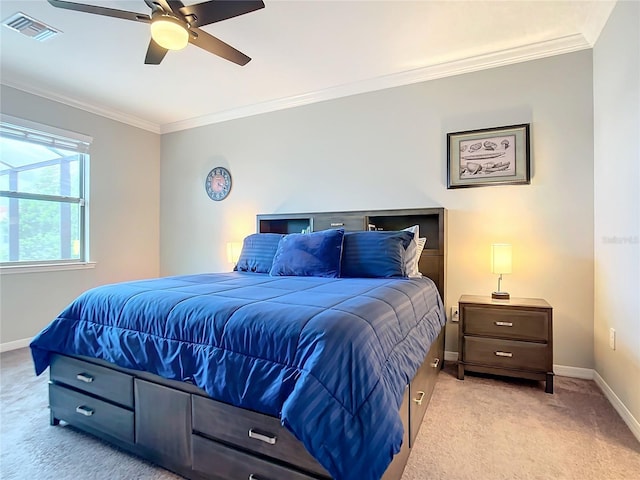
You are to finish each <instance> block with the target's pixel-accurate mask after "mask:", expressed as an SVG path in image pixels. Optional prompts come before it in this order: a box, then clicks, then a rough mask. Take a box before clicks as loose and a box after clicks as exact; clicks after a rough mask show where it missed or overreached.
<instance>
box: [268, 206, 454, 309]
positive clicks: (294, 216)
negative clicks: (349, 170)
mask: <svg viewBox="0 0 640 480" xmlns="http://www.w3.org/2000/svg"><path fill="white" fill-rule="evenodd" d="M446 213H447V211H446V210H445V209H444V208H412V209H403V210H361V211H351V212H314V213H276V214H264V215H258V217H257V221H258V224H257V231H258V232H260V233H300V232H303V231H305V232H313V231H318V230H326V229H328V228H344V229H345V231H358V230H402V229H404V228H407V227H411V226H412V225H420V236H421V237H424V238H426V239H427V243H426V245H425V247H424V250H423V251H422V255H421V257H420V262H419V267H420V272H421V273H422V274H423V275H425V276H426V277H429V278H430V279H431V280H433V281H434V282H435V284H436V286H437V287H438V291H439V292H440V297H441V298H442V300H443V301H444V299H445V296H444V285H445V258H446V257H445V247H446V239H445V232H446V228H445V227H446V225H445V222H446Z"/></svg>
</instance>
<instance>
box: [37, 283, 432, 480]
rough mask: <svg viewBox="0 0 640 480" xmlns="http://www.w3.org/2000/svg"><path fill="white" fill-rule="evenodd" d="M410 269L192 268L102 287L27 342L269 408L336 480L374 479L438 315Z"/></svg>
mask: <svg viewBox="0 0 640 480" xmlns="http://www.w3.org/2000/svg"><path fill="white" fill-rule="evenodd" d="M444 322H445V317H444V312H443V309H442V302H441V300H440V297H439V295H438V292H437V290H436V288H435V286H434V284H433V282H432V281H431V280H429V279H427V278H422V279H336V278H317V277H270V276H268V275H263V274H255V273H241V272H233V273H223V274H201V275H190V276H179V277H167V278H161V279H154V280H144V281H135V282H127V283H120V284H114V285H107V286H103V287H98V288H95V289H92V290H89V291H87V292H85V293H84V294H82V295H81V296H80V297H78V298H77V299H76V300H75V301H74V302H73V303H72V304H71V305H69V306H68V307H67V309H66V310H64V311H63V312H62V313H61V314H60V316H59V317H58V318H57V319H55V320H54V321H53V322H52V323H51V324H50V325H49V326H48V327H46V328H45V329H44V330H43V331H42V332H40V334H38V336H36V337H35V339H34V340H33V341H32V343H31V349H32V355H33V359H34V363H35V368H36V373H37V374H38V375H39V374H41V373H42V372H43V371H44V370H45V369H46V368H47V366H48V365H49V360H50V355H51V352H60V353H64V354H71V355H85V356H89V357H95V358H100V359H103V360H106V361H108V362H112V363H114V364H116V365H119V366H121V367H125V368H131V369H135V370H144V371H147V372H151V373H154V374H157V375H160V376H162V377H165V378H169V379H174V380H181V381H184V380H190V381H192V382H193V383H194V384H195V385H197V386H199V387H200V388H202V389H204V390H205V391H206V392H207V393H208V394H209V395H210V396H211V397H213V398H215V399H218V400H220V401H223V402H226V403H229V404H232V405H236V406H238V407H242V408H247V409H251V410H256V411H259V412H262V413H265V414H268V415H273V416H277V417H279V418H281V421H282V423H283V425H285V426H286V427H287V428H288V429H289V430H290V431H291V432H293V434H294V435H295V436H296V437H297V438H298V439H300V440H301V441H302V442H303V444H304V445H305V447H306V448H307V450H308V451H309V452H310V453H311V454H312V455H313V456H314V457H315V458H316V459H317V460H318V461H319V462H320V463H321V464H322V465H323V466H324V467H325V468H326V470H327V471H328V472H329V473H330V474H331V475H332V476H333V477H334V478H336V479H358V480H366V479H378V478H380V477H381V475H382V474H383V473H384V471H385V469H386V467H387V466H388V464H389V463H390V461H391V459H392V458H393V455H394V454H395V453H397V452H398V451H399V450H400V446H401V444H402V435H403V427H402V423H401V420H400V416H399V415H398V410H399V407H400V404H401V401H402V397H403V394H404V390H405V386H406V384H407V383H408V382H409V381H410V380H411V379H412V378H413V376H414V374H415V372H416V371H417V369H418V367H419V366H420V364H421V363H422V361H423V359H424V357H425V354H426V352H427V350H428V349H429V346H430V345H431V343H432V341H433V340H434V339H435V338H436V336H437V335H438V333H439V331H440V329H441V327H442V326H443V325H444Z"/></svg>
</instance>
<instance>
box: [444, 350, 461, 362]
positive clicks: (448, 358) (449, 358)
mask: <svg viewBox="0 0 640 480" xmlns="http://www.w3.org/2000/svg"><path fill="white" fill-rule="evenodd" d="M444 361H445V362H457V361H458V352H449V351H447V350H445V351H444Z"/></svg>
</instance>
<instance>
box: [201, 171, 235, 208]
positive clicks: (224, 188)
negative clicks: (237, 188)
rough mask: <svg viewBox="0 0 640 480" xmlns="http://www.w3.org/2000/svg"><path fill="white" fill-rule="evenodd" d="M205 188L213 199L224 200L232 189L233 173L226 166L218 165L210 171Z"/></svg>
mask: <svg viewBox="0 0 640 480" xmlns="http://www.w3.org/2000/svg"><path fill="white" fill-rule="evenodd" d="M204 188H205V190H206V191H207V195H209V198H210V199H211V200H215V201H216V202H218V201H220V200H224V199H225V198H227V195H229V192H230V191H231V174H230V173H229V170H227V169H226V168H224V167H216V168H214V169H213V170H211V171H210V172H209V175H207V180H206V181H205V182H204Z"/></svg>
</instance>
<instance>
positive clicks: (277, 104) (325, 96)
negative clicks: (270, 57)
mask: <svg viewBox="0 0 640 480" xmlns="http://www.w3.org/2000/svg"><path fill="white" fill-rule="evenodd" d="M589 48H592V45H591V44H590V43H589V42H588V41H587V40H586V39H585V37H584V36H583V35H582V34H575V35H568V36H565V37H560V38H557V39H553V40H547V41H544V42H537V43H532V44H528V45H522V46H519V47H515V48H508V49H504V50H500V51H497V52H492V53H488V54H483V55H477V56H474V57H469V58H465V59H462V60H455V61H452V62H445V63H440V64H437V65H431V66H428V67H423V68H418V69H415V70H409V71H405V72H400V73H394V74H390V75H384V76H380V77H376V78H372V79H368V80H363V81H361V82H355V83H350V84H345V85H339V86H337V87H332V88H328V89H324V90H318V91H315V92H310V93H304V94H301V95H294V96H291V97H286V98H280V99H277V100H272V101H268V102H262V103H257V104H253V105H247V106H245V107H240V108H235V109H232V110H226V111H223V112H217V113H212V114H209V115H204V116H201V117H197V118H192V119H187V120H181V121H178V122H173V123H167V124H164V125H162V126H161V127H160V131H161V133H163V134H164V133H171V132H177V131H180V130H187V129H189V128H196V127H202V126H205V125H210V124H213V123H220V122H226V121H229V120H235V119H238V118H244V117H249V116H252V115H259V114H262V113H268V112H274V111H277V110H284V109H287V108H294V107H299V106H303V105H309V104H312V103H317V102H322V101H325V100H333V99H336V98H341V97H347V96H350V95H357V94H360V93H367V92H373V91H376V90H383V89H386V88H393V87H400V86H403V85H410V84H412V83H419V82H425V81H428V80H435V79H438V78H444V77H451V76H454V75H461V74H463V73H470V72H476V71H479V70H487V69H490V68H496V67H502V66H506V65H512V64H515V63H521V62H527V61H530V60H537V59H541V58H546V57H551V56H555V55H562V54H565V53H571V52H576V51H579V50H586V49H589Z"/></svg>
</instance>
